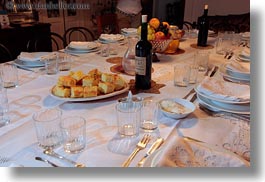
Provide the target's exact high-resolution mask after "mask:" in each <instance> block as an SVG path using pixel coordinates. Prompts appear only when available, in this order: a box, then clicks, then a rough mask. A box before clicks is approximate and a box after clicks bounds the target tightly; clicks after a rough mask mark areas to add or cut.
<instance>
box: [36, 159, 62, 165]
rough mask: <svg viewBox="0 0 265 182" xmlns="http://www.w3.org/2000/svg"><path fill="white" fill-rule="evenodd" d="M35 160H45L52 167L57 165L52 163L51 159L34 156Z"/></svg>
mask: <svg viewBox="0 0 265 182" xmlns="http://www.w3.org/2000/svg"><path fill="white" fill-rule="evenodd" d="M35 160H38V161H42V162H46V163H47V164H50V165H51V166H53V167H59V166H58V165H56V164H54V163H52V162H51V161H49V160H47V159H43V158H41V157H35Z"/></svg>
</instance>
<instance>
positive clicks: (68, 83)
mask: <svg viewBox="0 0 265 182" xmlns="http://www.w3.org/2000/svg"><path fill="white" fill-rule="evenodd" d="M57 85H58V86H65V87H73V86H75V85H76V80H75V79H74V78H72V77H71V76H60V77H59V79H58V82H57Z"/></svg>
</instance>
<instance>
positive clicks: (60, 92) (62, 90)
mask: <svg viewBox="0 0 265 182" xmlns="http://www.w3.org/2000/svg"><path fill="white" fill-rule="evenodd" d="M52 93H53V94H54V95H56V96H58V97H70V95H71V90H70V88H66V87H64V86H58V85H56V86H55V87H53V88H52Z"/></svg>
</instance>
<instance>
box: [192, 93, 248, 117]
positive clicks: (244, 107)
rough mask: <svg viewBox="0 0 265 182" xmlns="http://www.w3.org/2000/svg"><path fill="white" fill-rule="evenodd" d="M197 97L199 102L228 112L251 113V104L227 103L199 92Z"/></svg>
mask: <svg viewBox="0 0 265 182" xmlns="http://www.w3.org/2000/svg"><path fill="white" fill-rule="evenodd" d="M197 98H198V101H199V103H202V104H203V105H206V106H208V107H210V108H213V109H216V110H220V111H226V112H230V113H235V114H250V105H249V104H241V105H240V104H226V103H222V102H218V101H214V100H210V99H208V98H206V97H203V96H201V95H199V94H197Z"/></svg>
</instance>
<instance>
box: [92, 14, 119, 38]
mask: <svg viewBox="0 0 265 182" xmlns="http://www.w3.org/2000/svg"><path fill="white" fill-rule="evenodd" d="M97 27H98V35H100V34H102V33H106V34H117V33H120V30H119V25H118V19H117V15H116V14H105V15H101V16H97Z"/></svg>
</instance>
